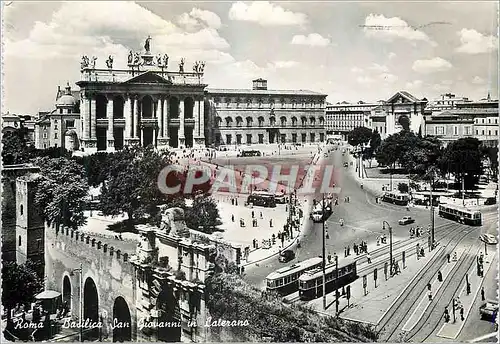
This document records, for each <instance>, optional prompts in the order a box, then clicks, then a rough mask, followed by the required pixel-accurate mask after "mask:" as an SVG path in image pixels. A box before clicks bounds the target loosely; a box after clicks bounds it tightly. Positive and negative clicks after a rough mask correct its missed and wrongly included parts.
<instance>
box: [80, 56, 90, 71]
mask: <svg viewBox="0 0 500 344" xmlns="http://www.w3.org/2000/svg"><path fill="white" fill-rule="evenodd" d="M89 64H90V61H89V58H88V56H87V55H83V56H82V62H81V69H84V68H88V67H89Z"/></svg>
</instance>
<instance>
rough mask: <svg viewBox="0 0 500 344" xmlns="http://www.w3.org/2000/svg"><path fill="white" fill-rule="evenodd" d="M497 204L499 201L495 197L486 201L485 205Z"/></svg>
mask: <svg viewBox="0 0 500 344" xmlns="http://www.w3.org/2000/svg"><path fill="white" fill-rule="evenodd" d="M493 204H497V199H496V198H495V197H488V198H487V199H486V201H484V205H493Z"/></svg>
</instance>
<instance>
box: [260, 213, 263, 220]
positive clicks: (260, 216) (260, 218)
mask: <svg viewBox="0 0 500 344" xmlns="http://www.w3.org/2000/svg"><path fill="white" fill-rule="evenodd" d="M260 219H261V220H262V219H263V217H262V212H260Z"/></svg>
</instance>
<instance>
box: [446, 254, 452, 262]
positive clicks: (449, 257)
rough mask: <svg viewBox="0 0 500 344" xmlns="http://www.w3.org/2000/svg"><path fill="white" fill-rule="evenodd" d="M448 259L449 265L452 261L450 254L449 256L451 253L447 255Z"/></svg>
mask: <svg viewBox="0 0 500 344" xmlns="http://www.w3.org/2000/svg"><path fill="white" fill-rule="evenodd" d="M446 258H448V263H449V262H450V259H451V256H450V254H449V253H448V254H447V255H446Z"/></svg>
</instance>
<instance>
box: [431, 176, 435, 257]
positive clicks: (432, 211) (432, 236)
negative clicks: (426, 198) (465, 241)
mask: <svg viewBox="0 0 500 344" xmlns="http://www.w3.org/2000/svg"><path fill="white" fill-rule="evenodd" d="M433 186H434V175H433V176H432V177H431V191H430V197H431V250H433V249H434V202H433V198H432V188H433Z"/></svg>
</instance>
